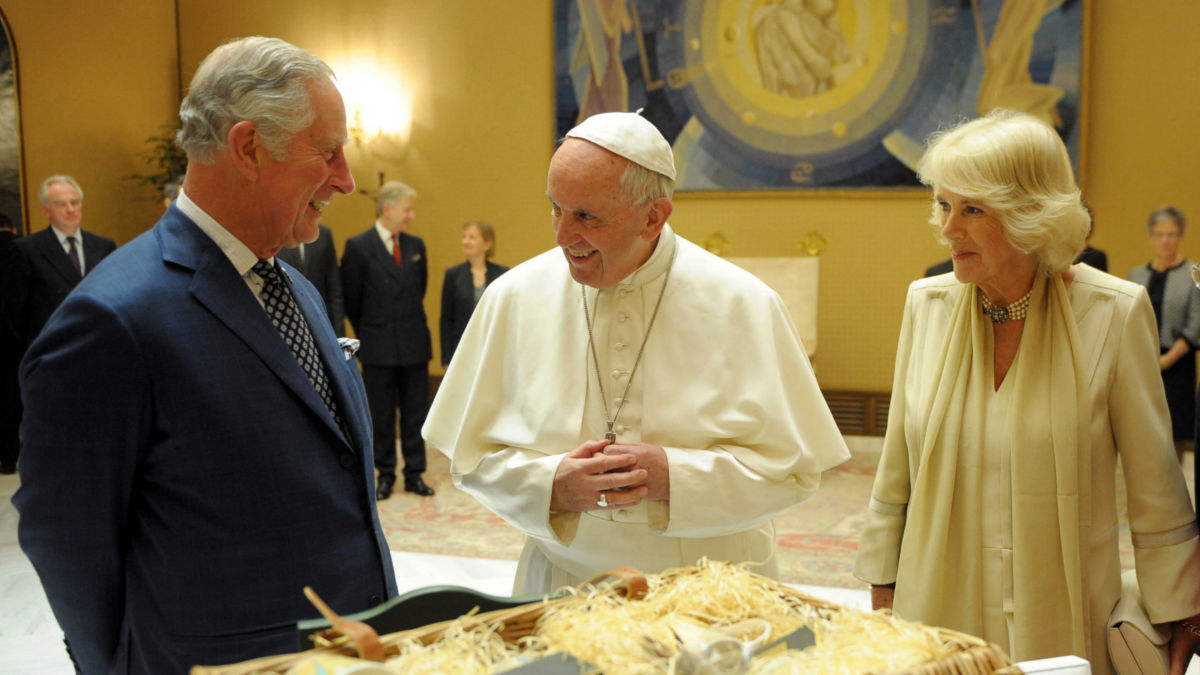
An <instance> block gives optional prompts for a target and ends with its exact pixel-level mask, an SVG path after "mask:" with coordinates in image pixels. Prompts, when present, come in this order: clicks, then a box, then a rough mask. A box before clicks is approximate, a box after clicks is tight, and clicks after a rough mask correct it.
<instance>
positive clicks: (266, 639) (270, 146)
mask: <svg viewBox="0 0 1200 675" xmlns="http://www.w3.org/2000/svg"><path fill="white" fill-rule="evenodd" d="M332 77H333V72H332V71H331V70H330V69H329V66H327V65H326V64H325V63H324V62H322V61H320V60H319V59H317V58H316V57H314V56H313V55H312V54H309V53H308V52H306V51H304V50H302V49H299V48H297V47H294V46H292V45H290V44H288V43H286V42H283V41H281V40H274V39H270V38H261V37H256V38H246V39H243V40H238V41H235V42H231V43H227V44H225V45H223V46H221V47H218V48H217V49H216V50H215V51H213V53H212V54H210V55H209V56H208V57H207V58H206V59H205V60H204V62H203V63H202V64H201V65H200V67H199V69H198V70H197V71H196V75H195V78H194V79H193V80H192V84H191V88H190V91H189V93H188V95H187V97H186V98H185V99H184V101H183V104H182V105H181V106H180V118H181V123H182V124H181V127H180V131H179V134H178V140H179V143H180V145H181V146H182V148H183V149H184V150H185V151H186V152H187V155H188V170H187V178H186V180H185V182H184V186H183V190H182V192H181V193H180V195H179V197H178V198H177V199H176V201H175V204H174V205H172V206H171V208H170V209H168V210H167V212H166V213H165V214H164V215H163V216H162V219H161V220H159V222H158V223H157V224H156V225H155V226H154V228H153V229H152V230H151V231H149V232H146V233H144V234H142V235H141V236H139V237H137V238H136V239H134V240H133V241H131V242H130V243H128V244H126V245H125V246H123V247H121V248H120V249H119V250H118V251H117V252H115V253H114V254H113V256H112V260H111V261H109V262H106V263H105V264H104V265H102V266H101V267H100V268H99V269H97V270H96V271H95V273H94V274H90V275H88V277H87V278H86V279H84V280H83V282H82V283H81V284H80V286H79V287H78V289H77V291H76V292H75V293H72V294H71V295H70V296H69V297H68V298H67V299H66V301H64V302H63V304H62V306H61V307H60V308H59V311H58V312H56V313H55V315H54V317H53V318H52V319H51V320H50V322H49V323H48V324H46V327H45V329H44V330H43V331H42V334H41V335H40V336H39V337H38V339H37V340H36V341H34V343H33V345H32V346H30V348H29V351H28V353H27V354H26V356H25V360H24V361H23V362H22V366H21V378H22V379H21V386H22V393H23V394H24V396H25V403H26V410H25V419H24V422H23V427H22V430H23V433H24V442H25V446H24V449H23V455H22V458H21V466H20V472H21V487H20V489H19V490H18V491H17V493H16V495H15V496H14V497H13V504H14V505H15V506H16V507H17V510H18V511H19V513H20V522H19V525H18V534H19V536H20V542H21V547H22V548H23V549H24V550H25V553H26V554H27V555H28V556H29V559H30V560H31V561H32V562H33V565H34V567H35V568H36V569H37V572H38V574H39V575H40V577H41V579H42V583H43V585H44V586H45V589H46V596H47V598H48V599H49V601H50V606H51V608H52V609H53V610H54V614H55V616H56V617H57V619H58V622H59V624H60V625H61V626H62V629H63V632H64V633H65V634H66V639H67V643H68V645H69V647H70V650H71V652H72V653H73V655H74V658H75V661H76V664H77V665H78V666H79V668H80V670H81V671H82V672H85V673H101V672H103V673H108V672H135V673H180V672H187V670H188V668H189V667H190V666H192V665H194V664H198V663H200V664H223V663H231V662H237V661H242V660H245V659H249V658H253V657H257V656H263V655H267V654H277V653H283V652H291V651H295V650H296V626H295V622H296V621H297V620H299V619H307V618H315V617H316V616H318V613H317V611H316V610H315V609H314V608H313V607H312V606H311V605H310V604H309V603H308V601H307V600H306V598H305V597H304V595H303V593H302V592H301V589H302V588H303V587H304V586H305V585H310V586H312V587H313V588H314V589H315V590H316V591H317V592H318V593H320V594H321V596H322V597H323V598H324V599H325V600H326V602H328V604H329V605H330V606H331V607H332V608H333V609H334V611H337V612H339V613H342V614H346V613H351V612H358V611H362V610H365V609H367V608H369V607H370V606H372V605H375V604H378V603H379V602H382V601H383V600H385V599H386V598H388V597H389V596H390V595H394V594H395V590H396V586H395V577H394V573H393V570H392V561H391V556H390V554H389V552H388V548H387V544H386V542H385V540H384V538H383V531H382V529H381V528H380V526H379V520H378V514H377V512H376V509H375V502H374V494H373V492H372V487H373V466H372V464H373V462H372V457H371V434H370V419H369V416H368V414H367V410H366V395H365V392H364V391H363V388H362V380H361V378H360V377H359V375H358V368H357V366H356V365H355V364H354V362H353V360H351V359H349V358H348V357H346V356H345V355H344V354H343V350H342V349H341V348H340V347H339V345H338V342H337V338H336V337H335V336H334V334H333V330H332V329H330V327H329V324H328V322H327V321H326V320H325V316H324V312H323V311H322V309H321V301H320V299H319V298H318V296H317V292H316V290H315V289H314V288H313V287H312V284H310V283H309V282H308V281H306V280H305V279H304V277H303V276H302V275H300V274H299V273H298V272H296V270H295V269H294V268H292V267H291V266H289V265H286V264H279V263H277V261H275V260H274V259H273V256H274V255H275V254H276V253H277V252H278V251H279V249H280V247H282V246H295V245H296V244H297V243H299V242H301V241H312V240H313V239H315V238H316V236H317V222H318V221H319V220H320V218H321V209H322V208H323V207H324V206H325V205H326V204H328V203H329V201H330V200H331V199H332V198H333V196H334V195H335V194H337V193H343V194H344V193H349V192H353V190H354V179H353V177H352V176H351V174H350V167H349V166H348V165H347V163H346V156H345V154H344V153H343V150H342V145H343V144H344V143H345V142H346V136H347V133H346V116H345V107H344V105H343V103H342V98H341V96H340V95H339V94H338V91H337V89H336V87H335V86H334V84H333V80H332ZM239 92H244V93H239ZM285 331H286V332H287V335H288V337H286V338H285V337H284V335H285Z"/></svg>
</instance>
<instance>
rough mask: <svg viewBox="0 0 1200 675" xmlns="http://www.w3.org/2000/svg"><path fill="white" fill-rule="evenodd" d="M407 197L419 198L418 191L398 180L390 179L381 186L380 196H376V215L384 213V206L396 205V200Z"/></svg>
mask: <svg viewBox="0 0 1200 675" xmlns="http://www.w3.org/2000/svg"><path fill="white" fill-rule="evenodd" d="M405 197H412V198H413V199H416V198H417V191H416V190H414V189H412V188H410V187H409V186H407V185H405V184H404V183H401V182H400V181H398V180H390V181H388V182H387V183H384V185H383V187H381V188H379V196H378V197H376V198H375V215H376V216H382V215H383V206H384V204H387V205H389V206H395V205H396V202H398V201H400V200H401V199H404V198H405Z"/></svg>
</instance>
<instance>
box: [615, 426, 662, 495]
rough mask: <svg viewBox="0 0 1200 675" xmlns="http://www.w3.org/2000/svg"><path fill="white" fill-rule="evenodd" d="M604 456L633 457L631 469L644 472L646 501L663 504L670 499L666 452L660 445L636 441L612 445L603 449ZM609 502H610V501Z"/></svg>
mask: <svg viewBox="0 0 1200 675" xmlns="http://www.w3.org/2000/svg"><path fill="white" fill-rule="evenodd" d="M604 454H606V455H610V456H620V455H633V456H634V457H636V458H637V463H636V464H634V466H633V468H635V469H643V470H644V471H645V472H646V480H645V483H644V485H645V486H646V488H648V491H647V492H646V499H649V500H652V501H661V502H665V501H668V500H670V499H671V470H670V467H669V466H668V465H667V451H666V450H663V449H662V446H660V445H650V444H649V443H640V442H637V441H634V442H630V443H620V442H617V443H613V444H611V445H609V446H608V447H607V448H604ZM609 501H612V500H611V499H610V500H609Z"/></svg>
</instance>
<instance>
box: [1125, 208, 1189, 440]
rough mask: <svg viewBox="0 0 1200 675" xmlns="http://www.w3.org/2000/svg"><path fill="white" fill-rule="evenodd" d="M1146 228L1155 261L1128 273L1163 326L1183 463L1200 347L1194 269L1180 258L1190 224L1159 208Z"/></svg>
mask: <svg viewBox="0 0 1200 675" xmlns="http://www.w3.org/2000/svg"><path fill="white" fill-rule="evenodd" d="M1147 227H1148V228H1149V231H1150V245H1151V246H1153V247H1154V259H1153V260H1151V261H1150V262H1148V263H1146V264H1145V265H1141V266H1139V267H1135V268H1133V269H1132V270H1130V272H1129V279H1130V280H1131V281H1136V282H1138V283H1139V284H1141V285H1143V286H1145V287H1146V293H1147V294H1148V295H1149V296H1150V304H1151V305H1153V306H1154V316H1155V318H1156V319H1157V320H1158V337H1159V348H1160V350H1161V353H1162V355H1161V356H1159V359H1158V363H1159V367H1160V368H1161V369H1162V379H1163V387H1164V388H1165V389H1166V392H1167V407H1168V408H1170V411H1171V431H1172V434H1173V435H1174V438H1175V452H1176V454H1178V455H1179V456H1180V458H1181V459H1182V457H1183V452H1184V450H1186V449H1188V448H1189V447H1191V445H1192V438H1193V435H1194V433H1195V425H1196V351H1195V350H1196V345H1197V344H1200V290H1197V289H1196V287H1195V284H1194V283H1193V282H1192V266H1191V265H1190V264H1188V261H1187V259H1186V258H1184V257H1183V256H1182V255H1181V254H1180V253H1179V249H1180V245H1181V244H1182V243H1183V234H1184V230H1185V229H1186V227H1187V219H1186V218H1185V217H1184V215H1183V213H1181V212H1180V211H1179V209H1177V208H1175V207H1174V206H1170V205H1167V206H1160V207H1159V208H1157V209H1155V210H1154V212H1153V213H1151V214H1150V219H1149V223H1148V224H1147Z"/></svg>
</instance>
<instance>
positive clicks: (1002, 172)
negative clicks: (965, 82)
mask: <svg viewBox="0 0 1200 675" xmlns="http://www.w3.org/2000/svg"><path fill="white" fill-rule="evenodd" d="M917 172H918V175H919V176H920V179H921V182H922V183H924V184H925V185H928V186H930V187H932V188H933V189H934V193H935V194H934V200H933V215H932V217H931V218H930V219H929V222H930V224H932V225H933V226H934V227H937V228H939V229H940V227H941V222H942V210H941V208H940V206H939V204H938V201H937V195H936V192H937V190H938V189H939V188H941V189H945V190H948V191H950V192H953V193H955V194H958V195H962V196H963V197H967V198H969V199H974V200H978V201H980V202H983V204H984V205H985V206H987V207H990V208H991V209H992V210H993V211H994V212H995V214H996V216H997V218H999V220H1000V222H1001V224H1003V226H1004V234H1005V237H1006V238H1007V239H1008V242H1009V243H1010V244H1012V246H1013V248H1016V249H1017V250H1018V251H1021V252H1022V253H1025V254H1027V255H1033V256H1035V257H1036V258H1037V259H1038V261H1039V263H1040V264H1041V267H1042V269H1043V271H1044V272H1045V273H1047V274H1057V273H1060V272H1062V271H1063V270H1065V269H1066V268H1067V267H1069V266H1070V265H1071V263H1072V262H1074V260H1075V256H1077V255H1078V254H1079V252H1080V251H1082V250H1083V247H1084V245H1085V242H1086V240H1087V234H1088V229H1089V228H1090V225H1091V217H1090V216H1088V212H1087V209H1086V208H1085V207H1084V205H1083V202H1082V200H1081V199H1080V192H1079V186H1078V185H1076V183H1075V175H1074V173H1073V172H1072V170H1071V162H1070V159H1069V157H1068V155H1067V148H1066V146H1065V145H1063V142H1062V139H1061V138H1059V136H1058V133H1056V132H1055V131H1054V129H1052V128H1051V127H1050V126H1049V125H1047V124H1046V123H1045V122H1042V121H1041V120H1039V119H1038V118H1036V117H1034V116H1032V115H1027V114H1025V113H1017V112H1013V111H1010V110H995V111H992V112H991V113H989V114H988V115H986V116H984V117H980V118H978V119H975V120H971V121H970V122H966V123H965V124H961V125H959V126H957V127H955V128H953V129H950V130H947V131H941V132H938V133H935V134H934V135H932V136H931V137H930V139H929V148H928V149H927V150H926V151H925V155H924V156H923V157H922V158H921V160H920V161H919V162H918V163H917ZM939 238H940V235H939Z"/></svg>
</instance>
